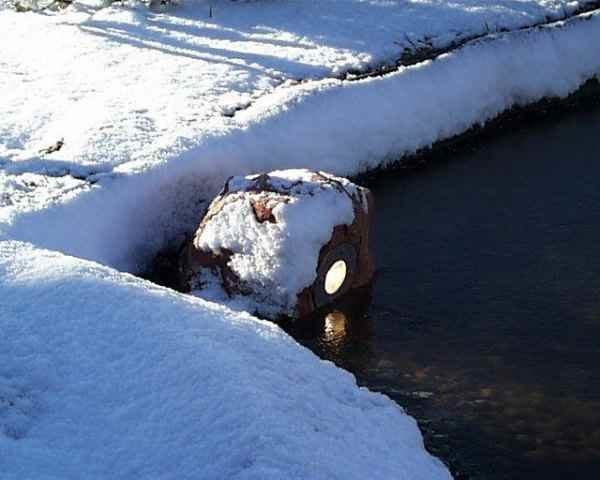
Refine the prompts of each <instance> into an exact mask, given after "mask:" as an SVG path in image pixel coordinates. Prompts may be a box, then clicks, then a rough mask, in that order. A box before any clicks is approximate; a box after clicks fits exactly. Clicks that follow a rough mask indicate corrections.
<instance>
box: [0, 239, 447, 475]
mask: <svg viewBox="0 0 600 480" xmlns="http://www.w3.org/2000/svg"><path fill="white" fill-rule="evenodd" d="M0 289H1V290H2V292H3V294H2V295H1V296H0V312H1V314H0V328H1V330H2V336H0V471H2V478H3V480H4V479H6V480H11V479H15V480H16V479H23V478H36V479H55V478H56V479H58V478H60V479H61V480H67V479H80V478H86V479H106V478H122V479H128V478H131V479H137V478H173V479H178V480H179V479H198V478H206V479H261V480H267V479H281V478H296V479H306V478H311V479H344V480H346V479H352V478H361V479H362V478H405V479H409V478H410V479H413V480H419V479H422V480H436V479H447V478H450V476H449V474H448V472H447V470H446V469H445V467H444V466H443V465H442V464H441V462H439V461H438V460H436V459H434V458H433V457H431V456H429V455H428V454H427V453H426V452H425V450H424V448H423V445H422V440H421V436H420V433H419V431H418V428H417V426H416V423H415V421H414V420H413V419H412V418H410V417H409V416H407V415H406V414H404V413H403V411H402V410H401V408H400V407H398V406H397V405H396V404H394V403H393V402H392V401H390V400H389V399H388V398H387V397H385V396H383V395H380V394H376V393H371V392H369V391H368V390H366V389H363V388H357V387H356V384H355V381H354V378H353V377H352V375H350V374H349V373H346V372H344V371H342V370H340V369H338V368H336V367H335V366H333V364H331V363H328V362H322V361H320V360H319V359H318V358H317V357H316V356H314V355H313V354H312V353H311V352H309V351H308V350H306V349H304V348H303V347H301V346H300V345H298V344H296V343H295V342H294V341H293V340H292V339H291V338H290V337H288V336H287V335H286V334H285V333H284V332H283V331H282V330H280V329H279V328H278V327H277V326H275V325H274V324H271V323H269V322H265V321H260V320H257V319H255V318H253V317H251V316H250V315H248V314H245V313H232V312H230V311H228V310H227V309H225V308H224V307H221V306H219V305H216V304H211V303H207V302H204V301H202V300H200V299H197V298H194V297H191V296H188V295H181V294H178V293H175V292H173V291H171V290H168V289H164V288H160V287H157V286H155V285H153V284H151V283H148V282H145V281H143V280H140V279H138V278H136V277H133V276H131V275H128V274H123V273H119V272H116V271H115V270H112V269H109V268H107V267H102V266H99V265H98V264H95V263H92V262H88V261H84V260H81V259H77V258H73V257H67V256H65V255H62V254H59V253H56V252H50V251H44V250H40V249H37V248H35V247H33V246H31V245H27V244H20V243H16V242H0ZM41 306H43V308H40V307H41Z"/></svg>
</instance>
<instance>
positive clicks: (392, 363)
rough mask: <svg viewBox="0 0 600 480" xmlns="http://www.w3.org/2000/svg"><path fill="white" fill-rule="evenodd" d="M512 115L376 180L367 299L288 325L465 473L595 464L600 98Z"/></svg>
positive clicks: (580, 471) (599, 374) (533, 473)
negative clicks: (517, 118) (596, 103)
mask: <svg viewBox="0 0 600 480" xmlns="http://www.w3.org/2000/svg"><path fill="white" fill-rule="evenodd" d="M515 130H516V131H503V132H495V133H494V134H492V135H488V136H487V137H486V138H484V140H483V141H482V142H480V144H479V145H470V146H469V147H464V146H463V147H461V148H460V149H458V150H457V151H456V152H454V153H449V154H446V155H445V157H444V158H443V159H442V160H440V159H438V160H437V161H435V162H432V164H431V165H430V166H428V167H427V168H423V169H419V170H418V171H413V172H412V173H409V174H407V173H398V174H388V175H386V176H380V177H378V178H377V179H376V180H374V181H373V182H372V183H371V184H370V185H369V187H370V188H371V189H372V190H373V192H374V194H375V199H376V206H377V216H376V226H375V235H374V237H375V238H374V247H375V251H376V254H377V257H378V265H379V270H378V277H377V281H376V283H375V285H374V288H373V290H372V292H371V298H370V299H369V298H367V296H363V297H361V296H358V295H355V296H353V298H351V299H350V300H349V301H348V302H347V304H346V305H342V306H339V307H338V310H337V311H335V312H331V313H329V314H327V315H325V314H323V315H321V316H319V317H318V318H316V319H314V320H312V321H311V322H308V323H303V324H302V325H296V326H295V327H294V328H293V329H291V330H290V332H291V333H292V334H293V335H294V336H295V337H296V338H297V339H298V340H299V341H300V342H301V343H303V344H305V345H307V346H308V347H309V348H311V349H312V350H313V351H314V352H315V353H317V354H318V355H319V356H321V357H323V358H326V359H330V360H332V361H334V362H335V363H336V364H338V365H339V366H341V367H343V368H345V369H347V370H349V371H351V372H353V373H354V374H355V375H356V376H357V379H358V381H359V383H360V384H362V385H366V386H368V387H369V388H371V389H373V390H376V391H380V392H384V393H386V394H387V395H389V396H390V397H391V398H393V399H394V400H396V401H397V402H398V403H399V404H401V405H403V406H404V407H405V408H406V410H407V411H408V413H409V414H411V415H413V416H414V417H416V418H417V419H418V421H419V424H420V426H421V429H422V430H423V432H424V436H425V440H426V445H427V448H428V449H429V450H430V451H431V452H432V453H434V454H435V455H437V456H439V457H441V458H442V459H443V460H444V461H445V462H446V463H447V464H449V465H450V467H451V469H452V471H453V473H454V474H455V476H456V478H469V479H494V480H495V479H544V480H548V479H558V478H564V479H566V478H568V479H574V478H582V479H583V478H585V479H592V478H600V108H596V109H595V110H593V109H592V110H591V111H590V110H588V111H580V112H577V113H570V114H566V115H561V116H560V118H552V119H547V120H544V121H540V120H539V119H538V120H536V121H535V122H534V123H533V124H531V125H527V126H526V128H525V127H523V126H519V128H518V129H515ZM369 300H370V302H369ZM390 455H394V452H390ZM340 461H343V458H340Z"/></svg>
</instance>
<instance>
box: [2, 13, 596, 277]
mask: <svg viewBox="0 0 600 480" xmlns="http://www.w3.org/2000/svg"><path fill="white" fill-rule="evenodd" d="M248 5H250V4H248ZM248 5H247V6H246V7H244V8H249V7H248ZM252 5H255V6H257V5H258V4H252ZM115 15H124V14H121V13H119V12H117V13H115ZM586 18H588V20H582V19H581V18H579V17H578V18H575V19H573V20H571V21H567V22H557V23H555V24H553V25H551V26H549V27H547V28H544V29H531V30H523V31H518V32H509V33H499V34H494V35H491V36H490V38H489V39H487V40H480V41H477V42H473V43H470V44H468V45H466V46H465V47H463V48H461V49H459V50H457V51H455V52H453V53H449V54H446V55H443V56H442V57H440V58H438V59H436V60H435V61H426V62H422V63H420V64H417V65H414V66H411V67H405V68H401V69H400V70H399V71H398V72H396V73H392V74H389V75H386V76H384V77H381V78H373V79H367V80H363V81H356V82H347V81H341V80H336V79H324V80H315V81H311V82H304V83H300V84H296V85H288V86H285V87H283V86H282V87H279V88H277V89H275V90H273V91H271V92H270V93H264V94H263V95H262V96H260V98H257V99H256V100H255V101H254V103H253V104H252V105H251V106H250V107H248V108H247V109H245V110H243V111H238V112H237V113H236V115H235V116H234V117H233V118H231V117H223V116H212V117H211V116H210V115H213V114H214V112H213V113H211V112H210V111H208V112H205V115H206V119H205V121H200V122H192V123H195V125H196V126H195V127H193V128H192V127H190V128H192V130H189V129H187V127H186V126H185V125H183V124H182V123H181V122H178V121H176V120H175V117H177V116H180V115H182V114H185V115H187V113H185V112H186V108H193V106H194V105H196V104H194V103H193V102H190V103H189V105H188V104H187V103H186V102H185V101H183V100H182V101H181V102H180V101H179V100H177V99H178V98H179V97H180V96H183V97H186V96H187V97H189V98H191V97H192V96H194V95H197V96H198V95H199V96H200V97H203V96H204V95H209V93H207V92H210V91H212V90H211V88H212V87H210V86H206V85H204V84H202V81H208V82H210V81H211V80H206V79H205V77H204V75H202V76H200V79H204V80H198V81H197V82H196V83H197V87H196V88H191V87H189V86H182V85H187V83H191V81H190V79H189V78H188V77H186V76H185V75H183V78H182V79H181V80H175V79H171V76H170V74H169V75H166V76H165V75H164V74H162V73H161V72H163V70H162V69H161V70H160V72H156V73H155V74H153V73H152V72H153V71H152V70H148V69H147V68H146V69H144V68H141V67H140V62H141V61H143V58H144V57H145V56H146V55H153V53H154V51H153V50H151V49H148V51H146V50H144V49H142V50H139V51H138V50H134V51H133V52H132V53H133V54H134V55H133V57H134V58H131V65H130V66H129V68H132V69H133V72H129V74H130V75H132V76H133V77H134V78H137V79H138V80H140V82H142V86H141V87H140V88H136V89H134V88H131V89H130V88H129V87H127V83H126V84H125V88H123V89H121V88H119V89H114V88H113V87H112V84H113V83H115V81H117V82H118V81H119V80H120V78H119V76H118V72H119V70H118V68H122V69H125V65H126V64H127V63H126V62H124V60H123V62H121V63H119V64H118V65H120V67H117V70H116V71H114V70H110V69H107V70H103V71H102V74H103V75H109V73H110V72H113V73H112V74H111V75H114V80H113V81H111V82H108V83H109V84H110V85H111V88H110V91H111V92H116V93H112V94H111V95H113V96H119V97H122V98H121V100H123V99H126V102H125V103H119V102H118V101H116V100H115V103H114V104H112V103H110V102H108V103H104V105H107V106H106V108H104V109H102V110H99V111H96V110H93V109H92V110H91V112H90V113H91V115H92V116H94V115H95V116H97V115H113V113H115V115H116V113H119V115H124V116H125V117H127V115H129V114H127V113H126V112H128V108H129V106H130V105H129V102H130V101H133V99H136V97H138V98H137V100H136V102H137V103H138V107H137V108H138V109H141V108H142V107H141V105H142V104H144V105H145V106H146V107H147V109H153V108H160V109H164V110H165V111H167V110H168V111H169V115H168V116H167V115H166V116H167V118H168V119H169V121H168V122H166V121H165V122H164V123H163V124H161V126H160V127H158V126H157V125H158V124H156V125H155V127H153V128H151V129H149V130H148V131H146V132H145V133H143V135H146V137H145V140H144V141H141V140H136V139H137V138H139V136H138V134H140V132H139V131H137V132H130V133H131V138H132V141H131V142H129V141H128V140H127V135H125V134H118V135H117V137H115V138H116V139H118V144H113V143H112V140H111V138H112V137H111V136H110V135H108V136H107V137H106V138H105V142H104V143H96V142H95V141H94V143H92V144H89V145H87V146H84V145H83V144H82V143H77V142H75V140H71V139H70V138H69V137H68V135H67V134H65V133H64V131H63V134H64V135H65V147H63V149H61V150H60V151H59V152H56V153H54V154H51V155H48V156H47V158H29V159H25V158H20V159H17V158H16V157H13V156H10V158H9V157H6V159H5V160H4V167H3V168H1V167H0V185H2V187H1V188H2V190H4V194H3V196H2V197H3V198H4V199H6V200H5V202H4V203H5V205H4V208H2V211H1V212H0V236H4V237H5V238H14V239H19V240H25V241H31V242H33V243H35V244H37V245H40V246H42V247H45V248H50V249H55V250H59V251H62V252H65V253H69V254H72V255H75V256H78V257H83V258H87V259H92V260H96V261H99V262H101V263H104V264H108V265H111V266H114V267H116V268H118V269H120V270H128V271H136V270H139V269H140V268H143V264H144V262H145V261H146V260H147V259H148V258H149V256H150V255H151V254H152V253H153V252H156V251H157V250H158V249H159V248H160V247H162V246H165V245H166V244H168V243H169V242H172V241H174V240H176V239H177V238H178V237H179V236H180V235H181V234H183V233H185V232H190V231H192V230H193V229H194V228H195V227H196V226H197V224H198V221H199V219H200V218H201V216H202V213H203V211H204V209H205V208H206V206H207V205H208V202H210V200H211V199H212V198H213V196H214V195H215V194H216V193H217V190H218V188H219V186H220V185H222V183H223V182H224V180H225V179H226V178H227V177H228V176H230V175H244V174H250V173H253V172H259V171H269V170H274V169H278V168H299V167H308V168H311V169H314V170H326V171H330V172H332V173H334V174H337V175H342V176H347V175H352V174H356V173H358V172H361V171H363V170H366V169H368V168H373V167H378V166H382V165H385V164H386V163H387V162H390V161H394V160H396V159H398V158H400V157H401V156H402V155H406V154H410V153H413V152H415V151H416V150H418V149H420V148H425V147H428V146H430V145H431V144H432V143H434V142H436V141H439V140H442V139H445V138H448V137H451V136H452V135H455V134H458V133H461V132H463V131H465V130H466V129H468V128H470V127H471V126H473V125H479V124H481V123H484V122H485V121H486V120H488V119H491V118H493V117H494V116H495V115H497V114H498V113H499V112H501V111H503V110H505V109H507V108H510V107H512V106H514V105H520V104H526V103H528V102H533V101H536V100H539V99H541V98H543V97H545V96H559V97H560V96H565V95H567V94H569V93H571V92H573V91H574V90H575V89H577V88H578V87H579V86H580V85H581V84H582V83H583V82H584V81H585V80H587V79H589V78H593V77H594V76H597V75H598V74H599V73H600V56H599V55H597V50H596V49H594V48H592V47H590V48H581V45H590V46H593V45H598V44H600V15H599V14H598V13H597V12H596V13H594V14H591V15H588V16H586ZM36 21H38V20H36ZM64 28H67V27H64ZM69 28H71V27H69ZM40 30H42V31H44V29H41V28H40ZM51 31H52V32H54V31H55V30H51ZM69 31H70V30H69ZM61 38H62V37H61ZM68 38H69V41H68V43H69V44H71V43H73V42H71V40H70V38H71V37H68ZM88 41H91V40H89V39H88ZM46 43H51V40H48V41H47V42H46ZM82 48H83V47H82ZM121 48H129V47H128V46H127V45H126V44H123V45H111V49H112V50H114V51H115V53H114V54H115V55H118V50H119V49H121ZM67 50H68V48H67ZM112 50H111V51H112ZM96 56H97V57H99V58H96V59H95V60H94V61H95V62H98V61H99V59H102V58H103V57H104V53H102V51H101V52H100V53H98V54H97V55H96ZM83 57H84V58H85V59H84V60H82V62H84V67H85V68H91V67H89V66H88V65H87V64H86V63H85V62H87V61H91V60H89V58H88V57H89V56H86V55H83ZM111 58H112V61H113V62H114V56H113V57H111ZM176 58H177V57H176ZM171 60H173V57H171ZM187 60H188V59H186V58H184V59H183V60H181V59H178V60H173V61H185V62H187ZM65 61H66V60H65ZM192 63H193V62H192ZM67 64H68V62H67ZM164 71H167V72H168V71H169V70H168V61H167V63H166V64H165V70H164ZM180 72H181V73H182V72H183V70H182V71H180ZM142 74H143V75H142ZM182 74H183V73H182ZM61 75H62V74H61ZM77 75H78V74H76V73H75V74H74V77H75V78H77ZM144 75H145V76H147V77H150V78H152V77H153V75H157V76H159V77H160V78H159V80H160V81H158V80H157V81H156V84H157V85H160V90H161V91H162V89H166V90H164V91H169V95H165V94H160V95H158V94H156V95H153V94H152V92H153V90H151V89H149V86H148V85H147V83H145V82H146V81H145V80H144V81H142V77H143V76H144ZM206 76H207V77H210V74H209V73H208V72H207V74H206ZM87 77H89V75H87ZM177 78H179V77H177ZM193 78H194V79H195V80H196V77H193ZM219 78H220V77H219ZM225 78H226V79H227V80H226V81H234V82H235V81H236V80H235V79H233V80H232V78H231V77H229V76H225ZM124 81H125V80H124ZM55 82H56V85H61V86H63V87H65V88H67V87H66V86H65V85H64V83H62V82H61V81H59V80H58V79H56V78H52V77H51V78H49V79H48V82H41V81H39V82H34V84H35V85H37V86H38V87H39V88H44V89H46V88H50V87H51V86H53V85H55ZM169 82H174V83H173V87H172V88H171V89H168V88H167V87H166V86H165V85H166V84H167V83H169ZM198 82H199V83H198ZM30 83H31V82H30ZM93 83H94V85H95V88H98V89H104V87H103V86H101V85H100V84H97V83H96V80H93ZM72 85H77V81H76V80H75V79H74V80H72ZM102 85H104V83H102ZM146 87H148V88H146ZM19 88H21V87H15V89H16V91H17V92H18V91H19ZM30 88H31V87H30ZM69 88H71V89H72V88H73V87H69ZM215 88H216V87H215ZM224 88H225V87H224ZM205 89H206V90H205ZM233 90H235V89H233ZM0 91H2V92H3V94H4V95H6V92H11V89H2V90H0ZM14 91H15V90H12V92H14ZM141 92H143V95H142V94H141ZM198 92H201V93H198ZM11 95H14V97H15V98H18V93H17V94H15V93H11ZM149 95H150V96H149ZM61 97H64V95H62V94H61ZM91 97H92V98H93V97H94V95H91ZM33 98H35V99H36V100H35V101H30V102H26V105H27V108H28V109H29V110H31V109H32V108H34V107H35V106H36V105H38V106H42V105H43V103H44V102H45V101H46V100H47V99H48V98H52V95H51V94H50V93H48V92H46V93H44V94H42V93H40V95H38V96H35V97H33ZM38 99H39V100H38ZM169 99H172V100H173V103H169V102H168V100H169ZM213 100H214V99H213ZM83 101H85V100H83ZM90 101H91V100H90ZM15 102H16V100H15ZM23 102H24V99H21V100H20V101H19V102H16V103H18V104H20V105H23V104H24V103H23ZM213 104H214V102H213ZM182 105H188V107H184V106H182ZM190 106H191V107H190ZM180 107H181V108H180ZM148 111H149V110H148ZM111 112H113V113H111ZM28 114H31V115H33V121H32V123H35V121H37V120H39V117H38V116H36V115H35V114H33V113H31V112H29V113H28ZM148 114H149V113H148ZM60 115H63V113H60ZM136 115H138V114H136ZM139 115H142V114H139ZM143 115H146V114H143ZM5 118H7V119H8V121H7V122H5V123H3V124H2V125H3V126H4V128H5V129H6V130H7V131H8V132H9V133H8V134H7V135H4V136H3V138H4V142H5V145H6V144H11V141H12V140H11V138H12V136H14V135H16V134H20V133H19V132H21V130H20V129H19V128H16V127H11V121H12V120H10V119H12V118H13V115H12V114H11V113H10V109H9V114H8V115H7V116H6V117H5ZM36 119H37V120H36ZM128 122H130V120H128V121H127V122H123V121H120V120H118V119H117V118H116V117H115V119H114V123H111V125H112V127H111V128H112V129H113V130H115V131H118V130H123V131H128V127H127V125H129V124H130V123H128ZM82 123H85V122H82ZM0 128H2V127H0ZM107 128H108V127H107ZM98 131H102V129H99V130H98ZM67 133H68V130H67ZM57 134H58V131H57ZM55 136H56V135H55ZM52 138H54V137H52ZM49 140H50V138H48V141H49ZM71 142H73V143H77V145H78V147H77V148H78V149H79V150H78V151H77V153H75V154H74V155H75V156H77V157H78V158H74V157H73V155H71V154H70V153H69V152H70V151H69V147H68V145H69V144H70V143H71ZM84 143H85V142H84ZM142 143H143V144H144V146H143V148H141V149H138V146H139V144H142ZM158 144H161V145H164V148H163V147H157V145H158ZM40 145H41V143H40V144H38V145H36V148H37V147H39V146H40ZM155 147H156V148H159V149H161V151H160V152H158V151H157V150H156V149H155ZM150 150H152V151H153V152H154V153H152V152H151V151H150ZM86 152H87V153H86ZM119 152H127V153H122V154H121V153H119ZM13 153H14V152H13ZM113 154H114V155H115V158H121V156H124V157H127V158H129V161H127V162H126V163H122V164H120V165H117V166H107V165H109V162H108V160H107V161H104V160H102V161H101V165H99V164H98V163H95V164H91V165H89V164H85V163H81V161H80V160H81V158H79V157H80V156H81V155H86V158H96V159H102V158H103V157H109V158H112V157H111V155H113ZM0 155H1V154H0ZM11 155H12V153H11ZM15 155H16V154H15ZM19 155H20V154H19ZM17 156H18V155H17ZM50 157H52V159H51V158H50ZM59 158H62V160H60V161H59V160H58V159H59ZM103 168H106V170H105V171H103V170H102V169H103ZM57 169H58V170H60V171H64V170H65V169H71V170H74V171H76V173H77V177H78V179H72V178H71V179H69V180H64V179H65V178H69V177H65V176H60V172H57ZM93 172H96V173H93ZM16 173H18V175H17V174H16ZM86 174H87V175H86ZM25 175H29V176H30V177H31V176H33V178H34V180H35V181H33V182H29V183H28V182H26V181H25V180H24V176H25ZM59 179H63V180H59Z"/></svg>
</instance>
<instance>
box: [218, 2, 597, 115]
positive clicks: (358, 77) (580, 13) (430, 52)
mask: <svg viewBox="0 0 600 480" xmlns="http://www.w3.org/2000/svg"><path fill="white" fill-rule="evenodd" d="M599 12H600V0H598V1H594V2H593V3H590V4H587V5H586V6H582V7H579V8H578V10H577V11H576V12H575V13H573V14H571V15H569V14H566V12H565V17H564V18H562V19H560V20H556V19H552V20H548V21H544V22H539V23H535V24H532V25H528V26H525V27H520V28H516V29H512V30H511V29H508V28H502V29H499V30H497V31H495V32H486V33H484V34H481V35H475V36H473V37H469V38H466V39H463V40H461V41H460V42H457V43H452V44H451V45H449V46H447V47H444V48H434V47H430V48H429V49H425V48H424V49H422V50H419V47H417V46H416V45H415V49H414V50H413V51H412V52H410V53H406V54H403V56H402V57H400V58H399V59H398V60H396V62H395V64H394V65H387V66H386V65H380V66H379V67H376V68H375V69H372V70H369V71H366V72H360V73H352V72H344V73H342V74H340V75H337V76H330V77H324V78H318V79H301V80H290V81H288V82H286V83H283V84H280V85H278V86H276V87H275V88H274V89H273V90H271V91H269V92H265V94H264V95H260V96H258V97H257V98H255V99H254V100H253V101H251V102H249V103H248V104H246V105H244V106H241V107H238V108H235V109H233V110H232V111H231V112H230V113H228V114H227V115H224V116H227V117H231V118H234V117H235V115H236V114H237V113H238V112H243V111H245V110H249V109H250V108H251V107H252V106H254V105H255V104H256V103H257V101H259V100H262V99H264V98H265V97H268V96H271V95H275V94H277V93H278V92H279V91H280V90H282V89H285V90H288V89H291V88H294V87H296V86H298V85H302V86H307V85H311V84H315V83H319V82H323V81H325V80H340V81H341V82H342V83H353V82H359V81H362V80H366V79H370V78H381V77H385V76H388V75H390V74H393V73H397V72H399V71H400V70H402V69H403V68H405V67H410V66H415V65H418V64H420V63H423V62H427V61H435V60H436V59H438V58H439V57H441V56H442V55H446V54H448V53H453V52H456V51H459V50H461V49H463V48H465V47H468V46H470V45H475V44H477V43H480V42H491V41H495V40H498V39H499V38H501V37H502V36H504V35H511V34H515V33H523V32H530V33H535V32H536V31H542V30H544V29H548V28H564V27H566V26H570V25H572V24H573V23H576V22H581V21H587V20H590V19H591V18H592V17H593V16H594V15H595V14H597V13H599ZM417 42H418V43H420V41H419V40H417ZM413 52H414V53H413Z"/></svg>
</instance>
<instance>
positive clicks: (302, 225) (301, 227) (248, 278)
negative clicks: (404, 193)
mask: <svg viewBox="0 0 600 480" xmlns="http://www.w3.org/2000/svg"><path fill="white" fill-rule="evenodd" d="M261 179H264V180H265V184H264V186H263V187H264V188H261V187H260V186H261ZM257 188H258V189H259V191H258V192H257V191H256V189H257ZM358 192H359V190H358V189H357V187H356V185H354V184H353V183H351V182H350V181H348V180H347V179H343V178H339V177H333V176H329V175H326V174H324V173H318V174H317V173H315V172H311V171H309V170H303V169H297V170H283V171H274V172H271V173H269V174H267V175H264V174H263V175H251V176H247V177H234V178H232V179H230V180H228V182H227V184H226V187H225V192H224V193H223V194H222V195H221V196H219V197H217V198H216V199H215V200H214V202H213V204H212V205H211V206H210V207H209V209H208V212H207V214H206V217H205V220H204V221H203V222H202V224H201V226H200V228H199V229H198V232H197V233H196V236H195V238H194V246H195V247H196V248H197V249H199V250H201V251H203V252H212V253H213V254H215V255H219V254H221V253H222V252H224V251H228V252H230V257H229V260H228V262H227V266H228V267H229V268H230V269H231V271H232V272H233V273H234V274H235V275H236V276H237V277H238V278H239V279H240V280H241V282H242V285H243V286H242V287H241V289H242V290H247V291H248V292H249V294H250V295H251V296H252V297H253V301H254V304H255V305H256V310H257V311H258V312H259V313H261V314H263V315H267V316H270V315H273V314H274V313H277V314H288V315H292V314H293V311H294V308H295V306H296V301H297V296H298V294H299V293H300V292H301V291H302V290H303V289H304V288H306V287H308V286H310V285H311V284H312V283H313V282H314V280H315V278H316V275H317V265H318V259H319V252H320V250H321V248H322V247H323V246H324V245H325V244H326V243H327V242H328V241H329V239H330V238H331V235H332V233H333V228H334V227H335V226H336V225H350V224H352V222H353V221H354V209H353V203H352V198H353V196H354V197H356V199H357V200H360V197H359V196H358V195H359V194H358ZM253 202H260V203H261V204H263V205H264V206H265V208H267V209H268V210H270V211H271V215H272V216H273V218H272V221H269V220H266V221H260V220H259V219H258V218H257V216H256V214H255V211H254V209H253ZM206 275H207V273H206V272H201V278H198V279H197V280H196V281H195V283H196V285H198V286H202V287H203V288H206V287H208V285H203V283H207V282H208V283H210V286H211V287H214V285H215V282H214V279H213V278H202V276H203V277H206ZM193 293H195V294H196V295H199V296H202V295H203V290H202V289H198V290H196V291H194V292H193ZM209 295H210V296H211V297H213V296H214V293H213V292H210V293H209Z"/></svg>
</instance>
